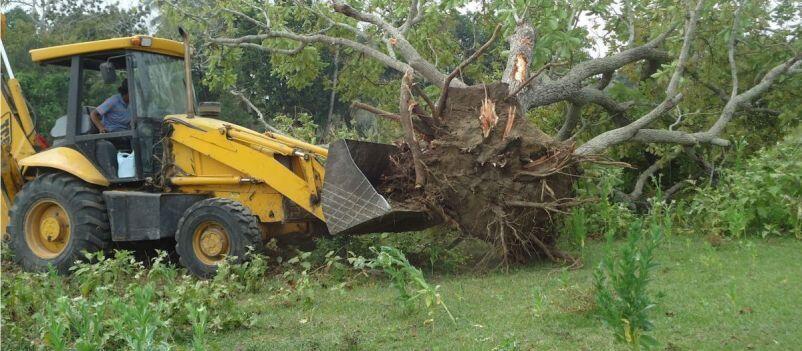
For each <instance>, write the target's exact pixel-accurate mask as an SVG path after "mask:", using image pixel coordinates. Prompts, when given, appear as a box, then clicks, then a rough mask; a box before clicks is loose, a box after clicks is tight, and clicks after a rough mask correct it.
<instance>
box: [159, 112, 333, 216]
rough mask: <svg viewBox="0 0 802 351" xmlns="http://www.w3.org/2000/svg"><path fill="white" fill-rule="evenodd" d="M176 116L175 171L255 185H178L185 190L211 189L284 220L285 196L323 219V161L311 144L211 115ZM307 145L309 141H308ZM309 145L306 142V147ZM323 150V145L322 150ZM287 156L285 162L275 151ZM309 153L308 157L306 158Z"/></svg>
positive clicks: (187, 176) (260, 213) (185, 176)
mask: <svg viewBox="0 0 802 351" xmlns="http://www.w3.org/2000/svg"><path fill="white" fill-rule="evenodd" d="M166 120H167V121H172V122H173V123H172V125H173V128H174V130H173V132H172V134H171V143H170V144H171V148H172V155H171V156H172V160H171V161H172V162H173V166H174V167H172V168H173V169H174V172H175V174H168V175H167V176H168V177H176V176H178V177H182V181H183V182H184V184H186V183H187V182H188V180H187V179H190V178H192V177H206V178H202V179H198V180H199V181H200V180H204V182H205V181H206V179H209V178H208V177H219V179H221V183H223V181H222V180H223V179H226V178H225V177H240V179H249V180H251V181H254V182H257V184H250V183H246V184H218V185H178V184H177V185H176V186H177V188H178V191H181V192H187V193H212V194H214V196H219V197H226V198H231V199H234V200H237V201H240V202H242V203H243V204H244V205H245V206H247V207H248V208H250V209H251V211H252V212H253V213H254V214H256V215H257V216H259V218H260V220H261V221H262V222H281V221H283V220H285V219H286V214H285V213H284V207H283V204H282V202H283V198H284V197H286V198H287V199H289V200H290V201H292V202H294V203H295V204H297V205H298V206H299V207H301V208H303V209H304V210H306V211H308V212H309V213H311V214H312V215H314V216H315V217H317V218H318V219H321V220H323V210H322V207H321V206H320V203H319V202H317V201H313V199H314V198H315V196H317V195H318V194H319V193H320V190H321V188H322V180H323V177H324V174H323V166H322V165H321V164H320V162H319V161H318V160H317V158H316V157H315V156H316V155H317V156H319V153H315V152H313V151H312V150H309V149H312V148H311V147H308V145H309V144H305V143H302V142H300V141H297V142H293V141H296V140H295V139H292V138H289V137H285V138H288V139H287V140H290V141H289V142H287V141H285V140H277V139H276V138H271V137H269V136H266V135H264V134H261V133H258V132H255V131H252V130H249V129H247V128H243V127H240V126H236V125H232V124H230V123H227V122H224V121H221V120H217V119H211V118H202V117H195V118H188V117H186V116H184V115H174V116H168V117H167V118H166ZM304 144H305V145H304ZM304 146H306V147H304ZM324 150H325V149H324ZM277 155H278V156H285V157H287V158H288V160H289V161H291V162H288V163H287V164H284V163H282V162H280V161H279V160H277V159H276V156H277ZM304 156H306V157H304Z"/></svg>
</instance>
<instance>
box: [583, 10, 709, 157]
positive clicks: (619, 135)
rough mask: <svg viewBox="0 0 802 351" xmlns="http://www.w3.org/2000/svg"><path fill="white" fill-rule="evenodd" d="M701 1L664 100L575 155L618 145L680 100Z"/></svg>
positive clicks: (595, 151) (689, 21) (693, 14)
mask: <svg viewBox="0 0 802 351" xmlns="http://www.w3.org/2000/svg"><path fill="white" fill-rule="evenodd" d="M702 3H703V1H702V0H697V3H696V6H695V8H694V9H693V10H691V13H690V18H689V19H688V20H687V21H686V24H685V35H684V38H683V42H682V49H681V50H680V55H679V59H678V60H677V68H676V70H675V71H674V74H673V75H672V76H671V80H670V81H669V82H668V86H667V87H666V98H665V100H663V102H662V103H660V104H659V105H657V107H655V108H654V109H652V110H651V111H649V113H647V114H645V115H643V116H642V117H640V118H638V119H637V120H635V121H634V122H632V123H630V124H628V125H626V126H624V127H620V128H616V129H613V130H610V131H607V132H604V133H602V134H599V135H597V136H596V137H594V138H593V139H590V140H589V141H588V142H587V143H585V144H584V145H582V146H580V147H579V148H577V149H576V151H575V153H576V154H578V155H588V154H594V153H598V152H600V151H602V150H604V149H606V148H608V147H610V146H613V145H617V144H620V143H622V142H625V141H627V140H629V139H631V138H632V137H633V136H635V135H636V134H637V132H638V131H639V130H640V129H642V128H644V127H646V126H648V125H649V124H651V123H652V122H653V121H654V120H655V119H657V118H658V117H660V116H661V115H662V114H663V113H665V112H666V111H668V110H670V109H671V108H673V107H674V106H676V104H677V103H678V102H679V100H681V99H682V94H681V93H678V92H677V89H678V88H679V83H680V80H681V78H682V75H683V73H684V71H685V66H686V65H687V62H688V57H689V55H690V47H691V42H692V41H693V37H694V32H695V31H696V25H697V23H698V21H699V14H700V12H701V8H702Z"/></svg>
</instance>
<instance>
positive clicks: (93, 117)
mask: <svg viewBox="0 0 802 351" xmlns="http://www.w3.org/2000/svg"><path fill="white" fill-rule="evenodd" d="M89 119H91V120H92V124H94V125H95V127H97V130H98V131H99V132H101V133H106V132H107V130H106V126H104V125H103V122H101V121H100V114H99V113H97V110H96V109H95V110H92V113H90V114H89Z"/></svg>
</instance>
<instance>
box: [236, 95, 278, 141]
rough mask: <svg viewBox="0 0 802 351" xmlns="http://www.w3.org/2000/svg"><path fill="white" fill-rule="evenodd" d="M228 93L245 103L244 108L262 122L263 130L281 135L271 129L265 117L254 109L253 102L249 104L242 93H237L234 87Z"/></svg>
mask: <svg viewBox="0 0 802 351" xmlns="http://www.w3.org/2000/svg"><path fill="white" fill-rule="evenodd" d="M229 92H230V93H231V95H234V96H236V97H238V98H239V99H240V100H242V102H243V103H245V106H247V107H248V109H250V110H251V111H253V112H254V113H256V115H257V116H258V117H259V122H262V126H264V127H265V129H267V130H269V131H271V132H274V133H281V131H280V130H278V129H276V128H275V127H273V126H271V125H270V124H269V123H267V120H266V119H265V115H264V114H263V113H262V111H260V110H259V109H258V108H257V107H256V105H254V104H253V102H251V100H250V99H248V97H247V96H245V94H244V93H243V92H242V91H239V90H237V89H236V87H234V88H232V89H231V90H229Z"/></svg>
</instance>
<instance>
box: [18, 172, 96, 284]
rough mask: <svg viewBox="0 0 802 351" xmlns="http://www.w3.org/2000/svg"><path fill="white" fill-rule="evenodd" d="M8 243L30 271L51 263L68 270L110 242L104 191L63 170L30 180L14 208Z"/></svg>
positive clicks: (20, 261)
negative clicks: (85, 253) (84, 254)
mask: <svg viewBox="0 0 802 351" xmlns="http://www.w3.org/2000/svg"><path fill="white" fill-rule="evenodd" d="M9 214H10V221H9V224H8V233H9V234H10V235H11V242H10V243H9V246H10V248H11V250H12V252H13V253H14V261H16V262H17V263H18V264H19V265H20V266H22V268H23V269H25V270H27V271H36V272H41V271H46V270H47V269H48V267H49V266H53V267H55V269H56V270H57V271H58V272H59V273H62V274H66V273H68V272H69V269H70V267H71V266H72V265H73V264H74V263H75V261H77V260H80V259H83V258H84V257H83V254H82V252H83V251H86V252H96V251H101V250H104V249H105V248H106V247H108V244H109V242H110V241H111V232H110V229H109V228H110V226H109V218H108V213H107V212H106V205H105V203H104V202H103V195H102V193H101V191H100V190H99V189H98V188H96V187H94V186H91V185H89V184H88V183H86V182H84V181H82V180H80V179H78V178H75V177H73V176H71V175H68V174H64V173H50V174H46V175H43V176H40V177H37V178H36V179H34V180H32V181H31V182H29V183H27V184H25V186H24V187H23V188H22V190H21V191H20V192H19V193H18V194H17V195H16V196H15V197H14V205H13V206H11V209H10V212H9Z"/></svg>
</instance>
